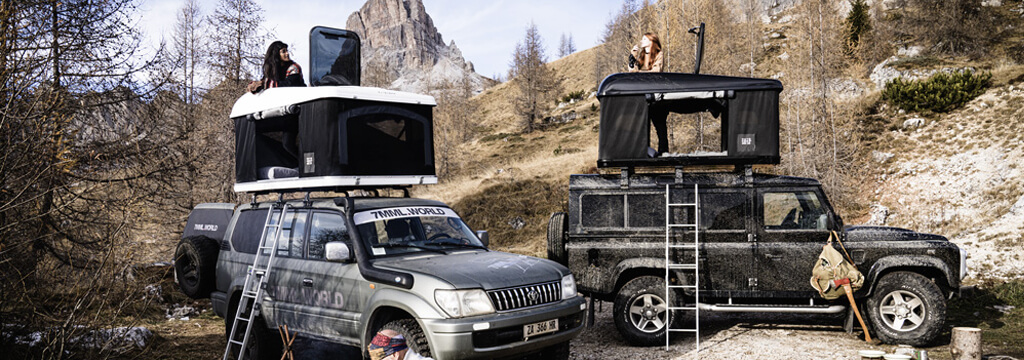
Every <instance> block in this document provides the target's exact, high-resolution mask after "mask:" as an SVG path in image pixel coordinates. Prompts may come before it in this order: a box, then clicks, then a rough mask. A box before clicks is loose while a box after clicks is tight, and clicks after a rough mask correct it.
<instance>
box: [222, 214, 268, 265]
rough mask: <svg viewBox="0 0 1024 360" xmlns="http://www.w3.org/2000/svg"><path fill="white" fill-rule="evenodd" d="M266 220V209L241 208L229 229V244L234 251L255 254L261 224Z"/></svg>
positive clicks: (261, 227) (261, 229) (260, 232)
mask: <svg viewBox="0 0 1024 360" xmlns="http://www.w3.org/2000/svg"><path fill="white" fill-rule="evenodd" d="M266 221H267V209H265V208H264V209H251V210H243V211H242V213H241V214H239V215H238V220H236V221H235V227H234V229H233V230H232V231H231V245H233V246H234V248H235V251H238V252H242V253H246V254H255V253H256V249H257V248H259V246H260V244H259V241H260V235H261V234H263V224H264V223H265V222H266Z"/></svg>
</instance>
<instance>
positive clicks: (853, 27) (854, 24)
mask: <svg viewBox="0 0 1024 360" xmlns="http://www.w3.org/2000/svg"><path fill="white" fill-rule="evenodd" d="M850 6H851V9H850V14H849V15H847V16H846V43H845V44H843V46H844V47H845V50H846V54H847V55H852V54H853V53H854V51H856V49H857V47H858V46H859V45H860V41H861V38H862V37H863V36H864V35H865V34H866V33H867V32H868V31H871V15H870V13H869V10H870V8H871V7H870V6H869V5H868V4H867V2H865V1H864V0H853V1H850Z"/></svg>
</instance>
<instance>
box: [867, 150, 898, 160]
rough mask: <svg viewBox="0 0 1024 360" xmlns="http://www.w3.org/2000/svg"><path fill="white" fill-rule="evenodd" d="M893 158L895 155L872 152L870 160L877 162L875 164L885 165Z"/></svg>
mask: <svg viewBox="0 0 1024 360" xmlns="http://www.w3.org/2000/svg"><path fill="white" fill-rule="evenodd" d="M894 156H896V154H893V153H888V152H881V151H872V152H871V159H873V160H875V162H877V163H885V162H886V161H889V159H892V158H893V157H894Z"/></svg>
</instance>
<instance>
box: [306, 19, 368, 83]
mask: <svg viewBox="0 0 1024 360" xmlns="http://www.w3.org/2000/svg"><path fill="white" fill-rule="evenodd" d="M359 56H360V41H359V35H358V34H356V33H354V32H351V31H347V30H340V29H332V28H328V27H323V26H317V27H314V28H313V29H312V30H310V31H309V67H310V72H309V82H310V83H311V84H313V86H320V85H355V86H359V76H360V62H361V59H360V58H359Z"/></svg>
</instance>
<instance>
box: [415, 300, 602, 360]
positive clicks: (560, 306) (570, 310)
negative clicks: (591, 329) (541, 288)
mask: <svg viewBox="0 0 1024 360" xmlns="http://www.w3.org/2000/svg"><path fill="white" fill-rule="evenodd" d="M585 310H586V303H585V301H584V299H583V297H581V296H577V297H574V298H572V299H569V300H563V301H560V302H557V303H553V304H546V305H543V306H538V307H535V308H530V309H522V310H513V311H504V312H499V313H495V314H490V315H483V316H474V317H470V318H463V319H423V320H421V322H422V324H423V327H424V330H426V331H425V332H426V334H427V337H428V339H429V341H430V350H431V353H432V354H433V357H434V358H435V359H439V360H442V359H474V358H487V359H496V358H502V357H507V356H522V355H523V354H527V353H530V352H534V351H538V350H541V349H543V348H546V347H549V346H552V345H555V344H558V343H562V342H566V341H569V340H572V339H573V338H574V337H576V336H577V335H579V333H580V331H582V330H583V321H584V312H585ZM555 318H557V319H558V331H556V332H554V333H549V334H544V335H539V336H537V337H532V338H529V339H525V340H524V339H523V325H526V324H531V323H535V322H540V321H545V320H551V319H555Z"/></svg>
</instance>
